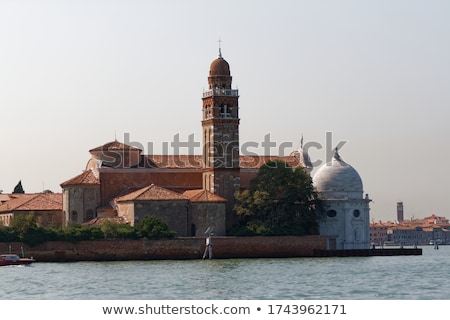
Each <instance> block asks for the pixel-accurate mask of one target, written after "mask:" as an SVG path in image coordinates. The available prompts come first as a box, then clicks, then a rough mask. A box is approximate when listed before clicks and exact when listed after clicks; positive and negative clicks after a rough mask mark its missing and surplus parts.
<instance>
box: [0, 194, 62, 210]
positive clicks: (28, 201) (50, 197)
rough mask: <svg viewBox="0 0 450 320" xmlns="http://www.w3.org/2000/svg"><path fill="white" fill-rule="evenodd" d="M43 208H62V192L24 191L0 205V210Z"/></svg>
mask: <svg viewBox="0 0 450 320" xmlns="http://www.w3.org/2000/svg"><path fill="white" fill-rule="evenodd" d="M43 210H62V193H33V194H28V193H24V194H21V195H20V196H17V197H15V198H13V199H11V200H9V201H7V202H5V203H3V204H2V205H0V212H11V211H43Z"/></svg>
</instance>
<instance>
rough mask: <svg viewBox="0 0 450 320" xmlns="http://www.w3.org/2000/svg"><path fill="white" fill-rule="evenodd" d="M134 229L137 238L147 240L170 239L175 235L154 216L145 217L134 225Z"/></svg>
mask: <svg viewBox="0 0 450 320" xmlns="http://www.w3.org/2000/svg"><path fill="white" fill-rule="evenodd" d="M135 228H136V232H137V234H138V236H139V237H144V238H149V239H158V238H172V237H173V236H174V235H175V232H173V231H171V230H169V227H168V226H167V224H165V223H164V221H162V220H161V219H158V218H156V217H154V216H147V217H145V218H144V219H142V220H141V221H139V223H137V224H136V226H135Z"/></svg>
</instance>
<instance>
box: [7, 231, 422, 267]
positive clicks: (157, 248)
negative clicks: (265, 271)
mask: <svg viewBox="0 0 450 320" xmlns="http://www.w3.org/2000/svg"><path fill="white" fill-rule="evenodd" d="M326 246H327V238H326V237H322V236H305V237H296V236H286V237H213V238H212V258H213V259H230V258H294V257H350V256H353V257H354V256H395V255H421V254H422V249H367V250H327V247H326ZM205 248H206V239H205V238H197V237H195V238H175V239H164V240H148V239H138V240H118V239H105V240H96V241H80V242H77V243H72V242H68V241H52V242H45V243H43V244H40V245H37V246H33V247H29V246H27V245H25V244H23V243H20V242H12V243H8V242H0V253H9V252H12V253H16V254H19V255H22V252H24V254H25V256H27V257H30V256H32V257H33V258H35V259H36V261H37V262H70V261H120V260H189V259H202V258H203V255H204V253H205ZM207 258H209V256H207Z"/></svg>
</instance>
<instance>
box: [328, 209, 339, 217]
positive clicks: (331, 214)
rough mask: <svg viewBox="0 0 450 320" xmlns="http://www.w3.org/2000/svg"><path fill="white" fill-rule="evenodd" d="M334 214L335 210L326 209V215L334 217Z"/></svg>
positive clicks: (335, 213)
mask: <svg viewBox="0 0 450 320" xmlns="http://www.w3.org/2000/svg"><path fill="white" fill-rule="evenodd" d="M336 215H337V212H336V210H328V211H327V216H328V217H330V218H333V217H336Z"/></svg>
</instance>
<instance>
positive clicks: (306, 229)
mask: <svg viewBox="0 0 450 320" xmlns="http://www.w3.org/2000/svg"><path fill="white" fill-rule="evenodd" d="M238 201H239V202H238V204H237V206H236V207H235V212H236V214H237V215H238V216H240V219H241V224H240V226H239V227H238V229H237V230H240V232H241V233H242V232H243V233H244V234H253V235H307V234H317V233H318V223H319V219H320V216H321V213H322V211H323V210H322V202H321V200H320V199H319V196H318V194H317V193H316V192H315V191H314V188H313V185H312V179H311V177H310V175H309V174H308V173H307V172H305V170H303V169H302V168H291V167H290V166H289V165H288V164H287V163H285V162H283V161H281V160H271V161H268V162H267V163H266V164H265V165H263V166H262V167H261V168H260V171H259V173H258V175H257V176H256V177H255V178H254V179H253V180H252V181H251V182H250V187H249V189H247V190H245V191H243V192H242V193H241V194H240V195H239V196H238Z"/></svg>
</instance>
